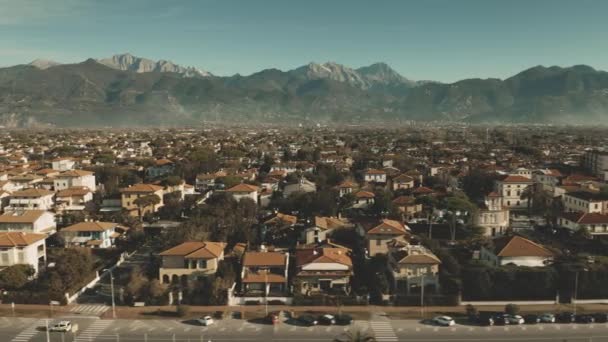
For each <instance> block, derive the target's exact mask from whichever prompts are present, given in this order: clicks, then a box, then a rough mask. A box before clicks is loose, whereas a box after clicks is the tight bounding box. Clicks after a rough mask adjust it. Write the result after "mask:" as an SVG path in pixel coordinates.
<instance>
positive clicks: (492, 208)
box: [473, 192, 509, 236]
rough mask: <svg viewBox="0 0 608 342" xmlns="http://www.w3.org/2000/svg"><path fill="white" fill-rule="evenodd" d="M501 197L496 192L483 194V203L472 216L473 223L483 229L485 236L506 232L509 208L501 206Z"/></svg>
mask: <svg viewBox="0 0 608 342" xmlns="http://www.w3.org/2000/svg"><path fill="white" fill-rule="evenodd" d="M502 203H503V201H502V197H501V196H500V194H498V193H497V192H491V193H490V194H488V195H486V196H485V200H484V205H483V206H482V207H481V208H480V209H479V211H478V212H477V215H476V216H474V217H473V224H475V225H476V226H478V227H483V228H484V229H485V231H484V235H485V236H497V235H503V234H505V233H506V231H507V229H508V228H509V208H506V207H503V205H502Z"/></svg>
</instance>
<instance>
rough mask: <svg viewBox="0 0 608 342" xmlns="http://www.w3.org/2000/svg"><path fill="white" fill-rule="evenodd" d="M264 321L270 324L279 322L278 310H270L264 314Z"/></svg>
mask: <svg viewBox="0 0 608 342" xmlns="http://www.w3.org/2000/svg"><path fill="white" fill-rule="evenodd" d="M266 322H268V323H270V324H278V323H279V313H278V312H270V313H268V315H267V316H266Z"/></svg>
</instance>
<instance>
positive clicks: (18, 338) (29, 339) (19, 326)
mask: <svg viewBox="0 0 608 342" xmlns="http://www.w3.org/2000/svg"><path fill="white" fill-rule="evenodd" d="M60 319H69V320H71V321H72V322H73V323H75V324H78V326H79V331H78V332H77V333H76V334H72V333H67V334H63V333H49V341H50V342H115V341H116V342H120V341H123V342H129V341H130V342H135V341H148V342H161V341H167V342H199V341H203V342H207V341H252V342H253V341H289V342H313V341H333V340H334V338H336V337H339V336H341V335H343V334H344V333H345V332H346V331H349V330H351V331H355V330H359V331H362V332H364V333H367V334H369V335H375V336H376V338H377V340H378V341H379V342H389V341H391V342H394V341H410V342H415V341H419V342H435V341H450V342H459V341H462V342H466V341H500V342H523V341H539V342H542V341H561V342H564V341H569V342H579V341H580V342H583V341H584V342H608V324H588V325H583V324H543V325H525V326H506V327H497V326H495V327H478V326H466V325H456V326H454V327H449V328H443V327H434V326H429V325H423V324H420V323H419V322H417V321H413V320H388V319H386V318H385V319H382V318H379V319H372V320H371V321H355V322H354V323H353V325H351V326H349V327H342V326H317V327H301V326H297V325H293V324H290V323H288V322H283V323H280V324H278V325H276V326H272V325H267V324H260V323H254V322H248V321H243V320H236V319H224V320H222V321H219V322H217V323H216V324H214V325H212V326H210V327H201V326H198V325H195V324H191V323H189V322H181V321H177V320H158V319H146V320H101V319H96V318H91V317H88V318H87V317H77V316H73V317H72V316H70V317H64V318H56V319H54V320H52V321H51V323H53V322H57V321H59V320H60ZM44 324H45V321H44V319H37V318H15V317H2V318H0V341H3V342H5V341H6V342H45V341H47V339H46V332H44V331H43V330H38V329H37V327H39V326H44Z"/></svg>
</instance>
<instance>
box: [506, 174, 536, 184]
mask: <svg viewBox="0 0 608 342" xmlns="http://www.w3.org/2000/svg"><path fill="white" fill-rule="evenodd" d="M501 181H502V182H503V183H532V180H531V179H530V178H528V177H524V176H520V175H508V176H506V177H505V178H503V179H502V180H501Z"/></svg>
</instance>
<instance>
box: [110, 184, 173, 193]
mask: <svg viewBox="0 0 608 342" xmlns="http://www.w3.org/2000/svg"><path fill="white" fill-rule="evenodd" d="M162 189H163V187H162V186H158V185H154V184H143V183H140V184H135V185H131V186H130V187H128V188H123V189H120V192H122V193H151V192H157V191H159V190H162Z"/></svg>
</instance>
